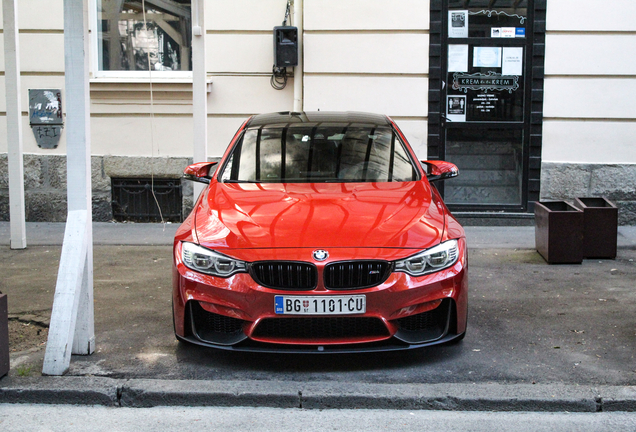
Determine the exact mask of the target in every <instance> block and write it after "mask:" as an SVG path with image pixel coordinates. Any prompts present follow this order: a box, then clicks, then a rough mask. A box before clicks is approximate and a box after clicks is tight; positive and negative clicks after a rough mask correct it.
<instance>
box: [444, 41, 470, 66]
mask: <svg viewBox="0 0 636 432" xmlns="http://www.w3.org/2000/svg"><path fill="white" fill-rule="evenodd" d="M448 72H468V45H449V46H448Z"/></svg>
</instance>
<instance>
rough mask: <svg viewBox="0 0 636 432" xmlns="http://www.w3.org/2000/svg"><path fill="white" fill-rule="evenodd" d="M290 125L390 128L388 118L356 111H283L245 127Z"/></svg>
mask: <svg viewBox="0 0 636 432" xmlns="http://www.w3.org/2000/svg"><path fill="white" fill-rule="evenodd" d="M290 123H295V124H298V123H301V124H302V123H311V124H317V123H356V124H365V125H373V126H389V127H390V126H391V122H390V120H389V118H388V117H387V116H385V115H382V114H373V113H365V112H356V111H305V112H290V111H283V112H276V113H267V114H258V115H255V116H254V117H252V118H251V119H250V120H249V122H248V123H247V125H246V127H248V128H252V127H261V126H285V125H289V124H290Z"/></svg>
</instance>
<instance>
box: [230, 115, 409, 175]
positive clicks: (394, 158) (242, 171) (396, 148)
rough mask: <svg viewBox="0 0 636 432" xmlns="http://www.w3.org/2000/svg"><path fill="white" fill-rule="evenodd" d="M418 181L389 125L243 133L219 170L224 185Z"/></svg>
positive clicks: (293, 127)
mask: <svg viewBox="0 0 636 432" xmlns="http://www.w3.org/2000/svg"><path fill="white" fill-rule="evenodd" d="M417 179H418V174H417V170H416V169H415V167H414V166H413V163H412V161H411V159H410V158H409V156H408V154H407V152H406V149H405V147H404V144H403V143H402V142H401V140H400V139H399V137H397V136H396V134H395V133H394V132H393V130H392V129H391V128H389V127H379V126H373V125H351V124H324V123H322V124H320V125H311V124H310V125H308V124H302V125H291V126H285V127H283V126H278V127H277V126H272V127H268V126H263V127H259V128H252V129H247V130H246V131H245V132H244V134H243V136H242V138H241V140H240V141H239V143H238V145H237V146H236V147H235V148H234V150H233V152H232V154H231V155H230V158H229V159H228V163H227V164H226V165H225V167H224V169H223V173H222V175H221V181H223V182H228V183H231V182H263V183H292V182H296V183H309V182H311V183H315V182H337V183H340V182H404V181H414V180H417Z"/></svg>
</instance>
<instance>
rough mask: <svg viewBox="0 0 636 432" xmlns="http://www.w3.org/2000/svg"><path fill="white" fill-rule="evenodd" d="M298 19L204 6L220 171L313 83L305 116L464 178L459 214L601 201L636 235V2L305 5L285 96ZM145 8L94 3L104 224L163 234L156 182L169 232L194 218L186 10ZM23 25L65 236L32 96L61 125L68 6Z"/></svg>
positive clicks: (30, 166)
mask: <svg viewBox="0 0 636 432" xmlns="http://www.w3.org/2000/svg"><path fill="white" fill-rule="evenodd" d="M287 4H288V1H287V0H205V22H204V23H203V29H202V32H203V34H204V37H205V38H206V45H207V50H206V58H207V60H206V62H207V63H206V71H207V77H208V81H209V82H210V85H209V86H208V94H207V106H208V117H207V118H208V122H207V125H208V142H207V153H208V155H209V157H210V158H215V157H219V156H221V154H222V152H223V151H224V149H225V147H226V146H227V144H228V143H229V141H230V139H231V138H232V136H233V134H234V132H235V131H236V130H237V129H238V127H239V126H240V125H241V123H242V122H243V121H244V120H245V119H246V118H247V117H249V116H250V115H252V114H257V113H262V112H271V111H291V110H293V106H294V81H295V80H299V79H300V80H302V98H303V101H302V107H303V109H304V110H306V111H311V110H318V109H320V110H323V111H325V110H333V111H349V110H355V111H370V112H378V113H385V114H388V115H389V116H391V117H392V118H393V119H394V120H395V121H396V122H397V124H398V125H399V127H400V128H401V129H402V130H403V132H404V133H405V135H406V136H407V138H408V139H409V141H410V143H411V145H412V147H413V148H414V149H415V151H416V152H417V153H418V156H420V158H421V159H427V158H430V159H446V160H449V161H452V162H454V163H456V164H457V165H458V166H459V168H460V171H461V175H460V177H459V178H458V179H454V180H452V181H451V182H447V184H446V185H444V195H445V199H446V202H447V203H448V204H449V205H450V206H451V208H452V209H453V210H454V211H456V212H457V213H459V214H461V215H464V216H471V215H474V216H487V217H493V216H498V217H506V218H512V219H515V218H527V217H529V216H530V215H531V214H532V211H533V204H532V203H533V202H534V201H537V200H539V199H572V198H574V197H589V196H606V197H608V198H609V199H610V200H613V201H614V202H616V204H618V206H619V209H620V210H619V219H620V222H621V223H623V224H634V223H636V187H635V185H636V145H635V144H636V143H635V142H634V141H635V140H636V139H635V138H634V137H636V107H635V106H636V105H635V104H633V103H632V99H631V98H632V97H634V95H636V21H634V20H633V19H631V17H632V16H633V15H636V4H634V2H632V1H630V0H617V1H615V2H612V4H611V5H603V7H600V6H599V4H598V2H595V1H592V0H391V1H388V0H346V1H342V0H304V1H303V3H302V22H294V19H295V20H296V21H300V17H299V16H293V14H290V20H289V21H286V23H287V24H291V25H294V26H299V24H302V53H303V54H302V61H303V71H302V73H301V74H300V75H299V74H294V73H293V72H294V70H293V69H292V68H288V75H289V76H288V79H287V85H286V87H285V88H284V89H282V90H277V89H274V88H273V87H272V85H271V82H270V81H271V78H272V63H273V43H272V41H273V35H272V29H273V27H275V26H280V25H281V23H282V22H283V20H284V19H285V13H286V8H287ZM145 7H146V10H145V14H144V10H143V9H142V2H141V0H139V1H137V0H135V1H127V0H91V1H89V10H90V30H91V50H90V57H91V84H90V99H91V142H92V144H91V145H92V154H93V157H92V165H93V166H92V182H93V185H92V187H93V207H94V220H101V221H107V220H112V219H113V218H116V219H124V220H125V219H126V218H127V217H129V218H130V219H131V220H144V219H143V218H145V217H149V218H150V219H152V215H151V214H149V215H145V213H144V212H150V213H152V205H151V204H146V205H145V207H144V205H141V207H139V208H133V207H132V206H133V204H132V203H133V202H134V201H135V198H134V197H135V196H138V197H139V198H138V199H137V201H143V200H144V199H145V198H143V196H144V195H143V194H144V193H145V192H144V191H147V190H148V186H147V181H148V179H151V178H152V179H153V182H154V181H155V180H156V181H157V184H158V185H159V187H160V188H162V189H161V194H163V196H164V198H161V199H165V200H166V201H165V203H164V201H162V206H163V205H165V206H166V209H165V211H164V213H165V214H167V215H169V217H170V218H173V219H174V220H179V219H180V218H181V217H182V215H183V213H184V212H187V210H188V208H189V207H190V206H191V205H192V190H191V189H188V188H191V186H190V185H187V184H185V183H184V184H183V185H181V182H180V181H179V180H178V179H179V176H180V174H181V172H182V171H183V168H184V167H185V166H186V165H187V164H188V163H189V162H190V161H191V160H192V154H193V120H192V76H191V72H190V71H191V64H192V60H191V43H190V41H191V38H192V20H193V17H192V14H191V10H190V0H145ZM144 16H145V20H146V21H145V24H144ZM18 17H19V21H18V25H19V43H20V63H21V82H22V86H21V87H22V88H21V90H20V94H21V96H22V107H23V115H22V126H23V136H24V138H23V139H24V153H25V155H24V166H25V193H26V207H27V209H26V214H27V220H29V221H62V220H65V218H66V204H65V201H66V163H65V160H66V159H65V155H66V146H65V132H64V129H62V130H61V137H60V140H59V144H58V145H57V147H55V148H42V147H40V146H39V145H38V142H37V140H36V135H37V133H40V134H41V129H38V128H37V121H35V120H34V115H35V114H34V112H35V111H37V109H36V108H37V106H36V105H37V104H36V103H35V102H34V101H35V99H34V94H35V93H33V92H30V91H29V90H38V89H39V90H60V96H61V109H62V112H63V111H64V106H65V103H64V93H65V92H64V31H63V28H64V23H63V1H62V0H20V1H18ZM194 18H196V17H194ZM0 57H2V56H1V55H0ZM148 67H150V68H151V70H152V75H151V78H150V79H149V78H148V72H147V68H148ZM0 69H2V70H4V63H3V59H2V60H0ZM0 81H2V85H1V86H0V92H1V93H3V94H4V92H5V85H4V77H2V80H0ZM151 88H152V98H151V92H150V89H151ZM40 93H41V92H40ZM40 96H41V94H40ZM4 105H5V97H4V96H2V97H0V219H2V220H8V217H9V211H8V175H7V172H8V169H7V149H8V146H7V139H6V115H5V113H6V108H5V107H4ZM45 105H47V104H46V103H45ZM29 108H30V109H29ZM151 113H152V115H151ZM40 145H42V144H40ZM453 182H454V183H453ZM164 216H165V215H164ZM135 218H137V219H135Z"/></svg>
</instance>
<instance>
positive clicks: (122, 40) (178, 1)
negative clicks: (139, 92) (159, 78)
mask: <svg viewBox="0 0 636 432" xmlns="http://www.w3.org/2000/svg"><path fill="white" fill-rule="evenodd" d="M95 1H96V10H97V17H96V18H97V32H95V33H96V44H97V50H96V53H97V56H96V57H97V59H96V60H97V61H96V63H97V64H96V70H95V75H96V76H102V77H104V76H135V75H142V72H147V71H148V70H149V69H151V70H152V71H153V73H155V72H158V73H159V75H166V73H168V74H170V75H171V76H174V75H178V73H181V75H184V76H188V75H189V72H188V71H191V70H192V54H191V40H192V36H191V31H192V28H191V27H192V23H191V18H190V16H191V15H190V0H144V1H143V2H142V0H95ZM144 6H145V18H146V20H145V22H144ZM146 76H147V73H146Z"/></svg>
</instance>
